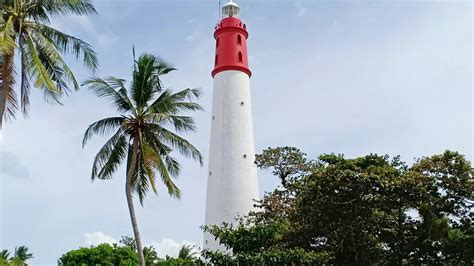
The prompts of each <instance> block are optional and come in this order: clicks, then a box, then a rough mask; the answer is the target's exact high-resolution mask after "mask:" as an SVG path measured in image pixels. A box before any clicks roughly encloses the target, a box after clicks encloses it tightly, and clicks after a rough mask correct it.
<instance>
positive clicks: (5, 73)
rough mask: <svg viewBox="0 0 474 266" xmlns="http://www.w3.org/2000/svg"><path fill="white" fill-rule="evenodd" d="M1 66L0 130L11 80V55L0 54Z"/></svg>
mask: <svg viewBox="0 0 474 266" xmlns="http://www.w3.org/2000/svg"><path fill="white" fill-rule="evenodd" d="M2 59H3V63H2V67H1V68H0V71H1V72H0V81H1V82H0V84H1V85H0V130H1V129H2V125H3V118H4V115H5V108H6V107H7V98H8V93H9V90H10V89H11V87H12V82H13V55H12V54H11V55H7V54H5V53H3V54H2Z"/></svg>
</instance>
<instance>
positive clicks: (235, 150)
mask: <svg viewBox="0 0 474 266" xmlns="http://www.w3.org/2000/svg"><path fill="white" fill-rule="evenodd" d="M211 119H212V125H211V143H210V150H209V152H210V154H209V171H208V182H207V202H206V218H205V224H221V223H222V222H233V221H234V218H235V216H236V215H242V216H243V215H246V214H247V213H248V212H249V211H250V210H252V209H253V205H254V203H255V202H254V201H253V200H254V199H258V198H259V194H258V179H257V169H256V166H255V164H254V161H255V145H254V138H253V125H252V105H251V99H250V79H249V76H248V75H247V74H245V73H243V72H240V71H235V70H228V71H223V72H220V73H218V74H217V75H216V76H215V77H214V94H213V103H212V118H211ZM204 247H205V248H210V249H214V250H216V249H222V248H223V247H221V246H219V244H218V243H216V241H214V238H213V237H212V236H210V235H209V234H207V233H206V234H204Z"/></svg>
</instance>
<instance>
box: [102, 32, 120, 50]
mask: <svg viewBox="0 0 474 266" xmlns="http://www.w3.org/2000/svg"><path fill="white" fill-rule="evenodd" d="M116 41H117V36H116V35H115V34H114V33H112V32H107V33H102V34H99V37H98V43H99V46H100V47H102V48H108V47H110V46H112V45H113V44H114V43H115V42H116Z"/></svg>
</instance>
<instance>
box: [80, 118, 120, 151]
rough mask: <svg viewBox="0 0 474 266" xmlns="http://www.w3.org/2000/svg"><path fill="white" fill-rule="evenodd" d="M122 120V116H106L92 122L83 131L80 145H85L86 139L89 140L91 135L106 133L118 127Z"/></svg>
mask: <svg viewBox="0 0 474 266" xmlns="http://www.w3.org/2000/svg"><path fill="white" fill-rule="evenodd" d="M124 121H125V118H124V117H108V118H104V119H101V120H99V121H96V122H94V123H92V124H91V125H89V127H88V128H87V130H86V132H85V133H84V138H83V139H82V147H84V146H85V145H86V143H87V141H89V139H90V138H91V137H92V136H93V135H96V134H97V135H105V134H108V133H110V132H112V131H114V130H116V129H117V128H119V127H120V126H121V125H122V124H123V123H124Z"/></svg>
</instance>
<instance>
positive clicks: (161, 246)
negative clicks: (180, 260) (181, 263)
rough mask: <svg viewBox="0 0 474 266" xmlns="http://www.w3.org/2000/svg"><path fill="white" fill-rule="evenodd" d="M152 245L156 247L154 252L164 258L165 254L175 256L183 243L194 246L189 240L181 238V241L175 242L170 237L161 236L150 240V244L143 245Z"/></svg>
mask: <svg viewBox="0 0 474 266" xmlns="http://www.w3.org/2000/svg"><path fill="white" fill-rule="evenodd" d="M150 245H151V246H153V247H155V249H156V253H158V257H160V258H164V257H166V255H168V256H171V257H177V256H178V253H179V250H180V249H181V247H182V246H183V245H191V246H196V244H194V243H193V242H191V241H187V240H183V241H181V242H177V241H175V240H173V239H170V238H163V239H161V240H160V241H152V242H151V243H150V244H148V245H145V246H150Z"/></svg>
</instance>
